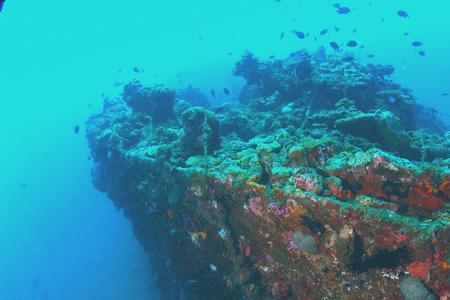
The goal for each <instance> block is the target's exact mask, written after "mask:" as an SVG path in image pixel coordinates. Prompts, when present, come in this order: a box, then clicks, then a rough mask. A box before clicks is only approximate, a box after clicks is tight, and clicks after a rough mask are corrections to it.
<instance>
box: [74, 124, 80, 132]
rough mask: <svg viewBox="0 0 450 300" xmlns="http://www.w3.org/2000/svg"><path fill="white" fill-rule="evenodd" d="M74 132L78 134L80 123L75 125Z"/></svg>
mask: <svg viewBox="0 0 450 300" xmlns="http://www.w3.org/2000/svg"><path fill="white" fill-rule="evenodd" d="M73 132H75V134H78V132H80V125H75V126H74V127H73Z"/></svg>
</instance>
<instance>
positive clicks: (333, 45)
mask: <svg viewBox="0 0 450 300" xmlns="http://www.w3.org/2000/svg"><path fill="white" fill-rule="evenodd" d="M330 46H331V48H333V49H334V50H335V51H339V50H340V47H339V45H338V44H337V43H336V42H330Z"/></svg>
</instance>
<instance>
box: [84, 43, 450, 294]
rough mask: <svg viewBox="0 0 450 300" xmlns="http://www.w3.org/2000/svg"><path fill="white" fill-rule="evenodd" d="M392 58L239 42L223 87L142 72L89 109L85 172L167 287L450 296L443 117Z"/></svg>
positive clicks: (449, 177) (448, 138)
mask: <svg viewBox="0 0 450 300" xmlns="http://www.w3.org/2000/svg"><path fill="white" fill-rule="evenodd" d="M392 72H393V68H392V67H390V66H380V65H372V64H369V65H362V64H360V63H358V62H357V61H356V60H348V59H345V58H343V57H339V56H336V55H326V54H325V53H324V51H323V50H319V51H318V52H317V53H313V54H309V53H308V52H306V51H304V50H302V51H299V52H296V53H293V54H292V55H290V56H289V57H288V58H286V59H282V60H280V59H272V60H267V61H263V60H259V59H257V58H256V57H254V56H253V55H252V54H250V53H247V54H245V55H244V56H243V57H242V59H241V60H240V61H239V62H238V63H237V64H236V67H235V71H234V74H235V75H236V76H242V77H243V78H244V79H245V80H246V84H245V86H244V87H243V88H242V91H241V93H240V95H239V99H238V100H236V101H234V102H232V103H224V104H222V105H220V106H216V107H213V108H211V107H200V106H192V105H191V104H190V103H189V102H191V103H192V101H189V99H180V98H179V94H177V92H176V91H174V90H171V89H168V88H165V87H163V86H154V87H144V86H142V85H141V84H140V83H139V82H137V81H133V82H130V83H129V84H127V85H126V86H125V87H124V90H123V93H122V94H120V95H117V96H114V97H107V98H105V100H104V108H103V111H102V112H100V113H98V114H95V115H93V116H91V117H90V118H89V120H88V122H87V138H88V142H89V146H90V149H91V154H92V158H93V161H94V166H93V169H92V179H93V182H94V184H95V186H96V187H97V188H98V189H99V190H100V191H102V192H105V193H107V195H108V197H109V198H110V199H111V200H112V201H113V202H114V204H115V205H116V206H117V207H118V208H120V209H122V210H123V212H124V214H125V215H126V217H127V218H129V219H130V221H131V224H132V226H133V230H134V233H135V235H136V237H137V238H138V239H139V241H140V243H141V245H142V246H143V248H144V249H145V250H146V252H147V253H148V255H149V258H150V260H151V263H152V265H153V267H154V269H155V270H156V275H157V281H158V285H159V287H160V288H161V291H162V299H167V300H171V299H301V300H319V299H346V300H356V299H358V300H361V299H374V300H375V299H377V300H378V299H406V300H424V299H428V300H431V299H439V298H440V299H447V298H448V297H450V278H449V273H450V243H449V241H450V209H449V208H450V132H449V131H448V130H449V128H448V125H447V124H445V123H444V122H443V121H441V120H440V119H439V115H438V113H436V112H435V111H434V110H430V109H427V108H426V107H424V106H422V105H419V104H418V103H417V102H416V100H415V99H414V97H413V96H412V94H411V92H410V91H409V90H407V89H405V88H403V87H401V86H400V85H399V84H396V83H395V82H393V81H392V80H390V79H389V76H390V75H391V74H392ZM202 101H204V100H203V99H202Z"/></svg>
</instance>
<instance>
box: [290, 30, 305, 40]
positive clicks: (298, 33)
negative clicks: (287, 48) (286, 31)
mask: <svg viewBox="0 0 450 300" xmlns="http://www.w3.org/2000/svg"><path fill="white" fill-rule="evenodd" d="M292 33H293V34H295V35H296V36H297V37H298V38H299V39H301V40H303V39H304V38H305V37H306V36H305V33H304V32H302V31H297V30H292Z"/></svg>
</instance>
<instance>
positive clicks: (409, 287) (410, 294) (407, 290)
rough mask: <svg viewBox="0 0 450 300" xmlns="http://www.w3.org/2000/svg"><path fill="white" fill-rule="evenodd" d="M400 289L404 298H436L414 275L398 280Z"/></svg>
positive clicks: (419, 299) (416, 299) (422, 299)
mask: <svg viewBox="0 0 450 300" xmlns="http://www.w3.org/2000/svg"><path fill="white" fill-rule="evenodd" d="M400 290H401V291H402V294H403V296H404V297H405V300H437V298H436V296H435V295H433V293H432V292H430V291H429V290H428V289H427V287H426V286H425V285H424V284H423V283H422V281H420V279H418V278H415V277H407V278H405V279H403V280H402V281H401V282H400Z"/></svg>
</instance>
